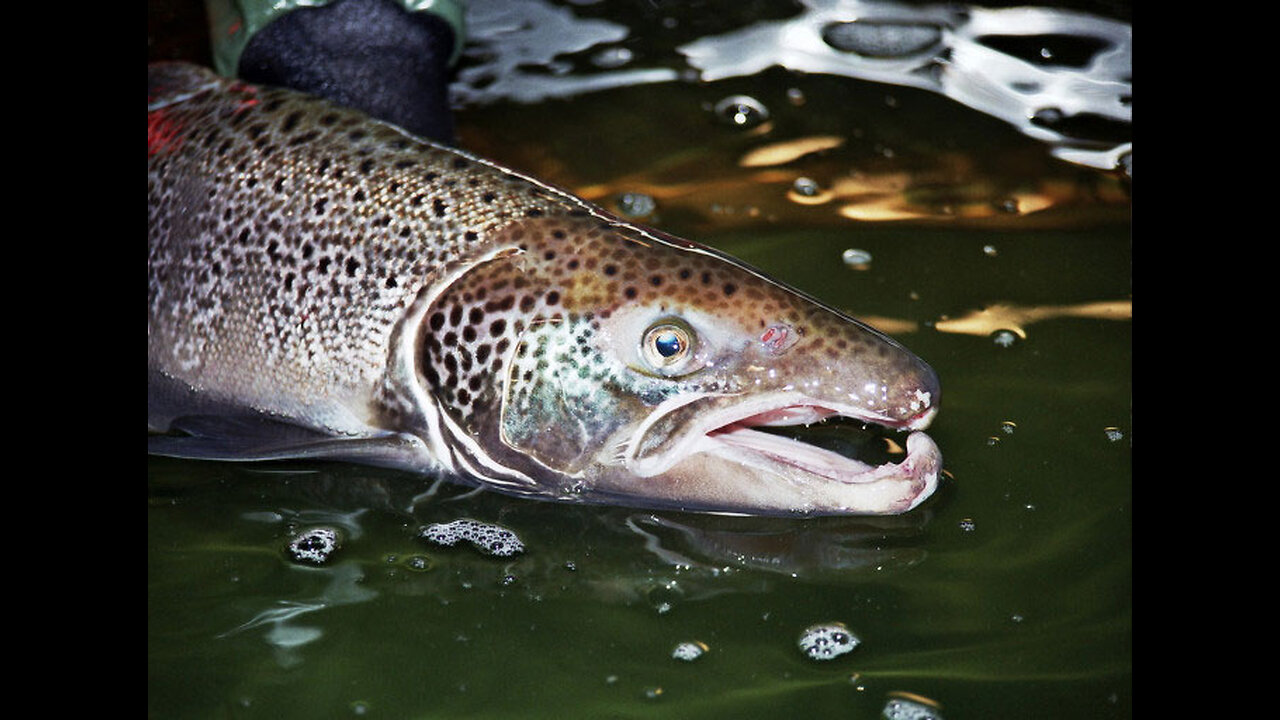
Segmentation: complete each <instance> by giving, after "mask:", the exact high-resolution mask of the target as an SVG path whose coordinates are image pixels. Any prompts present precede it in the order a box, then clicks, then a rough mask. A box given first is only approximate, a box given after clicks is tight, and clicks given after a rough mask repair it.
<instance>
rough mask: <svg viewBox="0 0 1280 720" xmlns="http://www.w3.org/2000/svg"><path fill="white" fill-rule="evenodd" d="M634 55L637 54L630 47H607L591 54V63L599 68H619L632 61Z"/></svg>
mask: <svg viewBox="0 0 1280 720" xmlns="http://www.w3.org/2000/svg"><path fill="white" fill-rule="evenodd" d="M633 57H635V54H634V53H632V52H631V50H629V49H628V48H624V47H615V48H605V49H604V50H601V51H600V52H598V53H596V54H595V55H593V56H591V64H593V65H595V66H596V67H598V68H604V69H606V70H612V69H613V68H619V67H622V66H623V65H626V64H627V63H629V62H631V59H632V58H633Z"/></svg>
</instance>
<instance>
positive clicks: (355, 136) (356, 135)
mask: <svg viewBox="0 0 1280 720" xmlns="http://www.w3.org/2000/svg"><path fill="white" fill-rule="evenodd" d="M347 137H348V138H349V139H351V140H352V141H354V142H359V141H361V140H363V139H364V138H365V132H364V131H363V130H352V131H351V132H349V133H347Z"/></svg>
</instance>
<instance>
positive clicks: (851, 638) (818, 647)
mask: <svg viewBox="0 0 1280 720" xmlns="http://www.w3.org/2000/svg"><path fill="white" fill-rule="evenodd" d="M860 642H861V640H859V639H858V637H857V636H856V635H854V634H853V633H852V632H851V631H850V630H849V628H848V627H847V626H845V624H844V623H842V622H826V623H818V624H816V625H810V626H809V627H807V628H805V630H804V632H802V633H800V641H799V645H800V651H801V652H803V653H804V654H805V655H807V656H808V657H809V658H811V659H813V660H831V659H833V658H837V657H840V656H841V655H844V654H845V653H847V652H849V651H851V650H853V649H854V648H856V647H858V644H859V643H860Z"/></svg>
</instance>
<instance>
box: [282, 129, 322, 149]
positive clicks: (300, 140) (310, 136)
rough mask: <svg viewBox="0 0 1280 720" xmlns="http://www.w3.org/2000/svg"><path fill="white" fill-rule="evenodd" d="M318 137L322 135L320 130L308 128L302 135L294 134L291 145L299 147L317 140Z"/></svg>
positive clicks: (290, 141) (290, 140)
mask: <svg viewBox="0 0 1280 720" xmlns="http://www.w3.org/2000/svg"><path fill="white" fill-rule="evenodd" d="M318 137H320V131H319V130H308V131H307V132H304V133H302V134H301V135H294V136H293V137H292V138H290V139H289V145H290V146H293V147H297V146H298V145H305V144H307V143H309V142H311V141H312V140H315V139H316V138H318Z"/></svg>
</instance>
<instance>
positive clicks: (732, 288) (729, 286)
mask: <svg viewBox="0 0 1280 720" xmlns="http://www.w3.org/2000/svg"><path fill="white" fill-rule="evenodd" d="M736 292H738V286H737V285H734V284H733V283H725V284H724V294H725V297H729V296H730V295H733V294H734V293H736Z"/></svg>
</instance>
